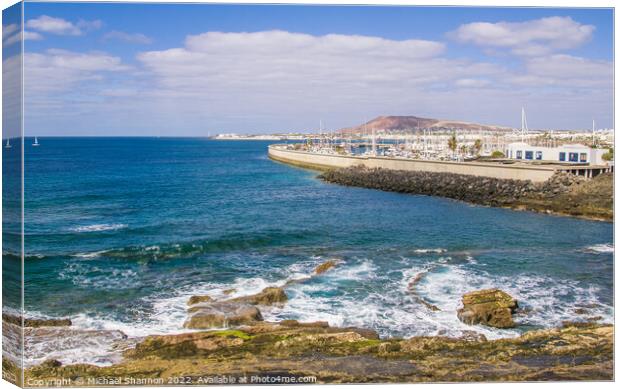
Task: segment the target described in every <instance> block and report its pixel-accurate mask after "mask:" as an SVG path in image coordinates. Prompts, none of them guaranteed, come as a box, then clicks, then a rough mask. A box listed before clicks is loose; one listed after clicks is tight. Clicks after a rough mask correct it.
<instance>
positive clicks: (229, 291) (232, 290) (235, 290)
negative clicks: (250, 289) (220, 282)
mask: <svg viewBox="0 0 620 389" xmlns="http://www.w3.org/2000/svg"><path fill="white" fill-rule="evenodd" d="M236 292H237V289H235V288H230V289H225V290H224V291H223V292H222V293H224V294H226V295H229V294H233V293H236Z"/></svg>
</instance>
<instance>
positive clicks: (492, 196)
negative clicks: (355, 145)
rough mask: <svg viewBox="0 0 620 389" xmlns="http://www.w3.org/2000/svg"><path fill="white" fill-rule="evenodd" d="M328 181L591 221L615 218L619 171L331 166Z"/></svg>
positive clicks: (324, 175)
mask: <svg viewBox="0 0 620 389" xmlns="http://www.w3.org/2000/svg"><path fill="white" fill-rule="evenodd" d="M319 178H320V179H322V180H324V181H325V182H329V183H334V184H340V185H346V186H357V187H363V188H369V189H379V190H384V191H391V192H399V193H409V194H417V195H428V196H440V197H446V198H451V199H455V200H460V201H465V202H468V203H472V204H478V205H485V206H492V207H503V208H511V209H517V210H528V211H535V212H543V213H548V214H556V215H565V216H575V217H581V218H585V219H592V220H601V221H612V220H613V173H605V174H601V175H599V176H597V177H595V178H593V179H591V180H586V179H585V178H583V177H580V176H575V175H572V174H570V173H565V172H558V173H555V174H554V175H553V176H552V177H551V178H550V179H548V180H547V181H545V182H540V183H533V182H531V181H526V180H506V179H498V178H489V177H478V176H471V175H462V174H452V173H436V172H421V171H404V170H391V169H382V168H374V169H369V168H366V167H362V166H355V167H348V168H340V169H330V170H327V171H325V172H323V173H322V174H321V175H319Z"/></svg>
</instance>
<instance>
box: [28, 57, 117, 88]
mask: <svg viewBox="0 0 620 389" xmlns="http://www.w3.org/2000/svg"><path fill="white" fill-rule="evenodd" d="M128 69H129V68H128V67H127V66H126V65H124V64H123V63H122V62H121V59H120V58H119V57H114V56H111V55H108V54H105V53H98V52H92V53H76V52H71V51H66V50H57V49H50V50H47V51H46V52H44V53H29V52H27V53H25V54H24V70H25V76H24V85H25V90H26V96H27V97H29V98H30V97H31V98H34V99H37V98H40V97H45V95H46V94H48V93H56V92H59V91H60V92H62V91H67V90H71V89H72V88H74V87H75V86H76V85H77V84H79V83H80V82H84V81H93V80H102V79H103V78H104V76H105V74H106V73H109V72H119V71H124V70H128Z"/></svg>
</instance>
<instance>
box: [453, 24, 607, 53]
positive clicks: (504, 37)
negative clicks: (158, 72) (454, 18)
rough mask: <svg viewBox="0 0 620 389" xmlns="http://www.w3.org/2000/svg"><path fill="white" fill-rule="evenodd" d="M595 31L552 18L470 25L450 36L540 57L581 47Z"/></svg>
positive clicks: (592, 28) (462, 26) (584, 26)
mask: <svg viewBox="0 0 620 389" xmlns="http://www.w3.org/2000/svg"><path fill="white" fill-rule="evenodd" d="M594 29H595V27H594V26H592V25H585V24H580V23H578V22H576V21H574V20H573V19H572V18H570V17H559V16H553V17H547V18H542V19H536V20H530V21H526V22H517V23H512V22H498V23H486V22H476V23H468V24H463V25H461V26H460V27H459V28H458V29H457V30H456V31H453V32H451V33H449V34H448V35H449V36H451V37H452V38H454V39H456V40H457V41H459V42H463V43H472V44H475V45H478V46H482V47H496V48H506V49H509V50H510V51H511V52H512V53H513V54H516V55H524V56H538V55H545V54H549V53H552V52H557V51H562V50H568V49H573V48H575V47H579V46H580V45H582V44H584V43H585V42H587V41H589V40H590V39H591V37H592V34H593V32H594Z"/></svg>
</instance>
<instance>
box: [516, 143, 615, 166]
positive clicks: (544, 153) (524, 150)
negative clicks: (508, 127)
mask: <svg viewBox="0 0 620 389" xmlns="http://www.w3.org/2000/svg"><path fill="white" fill-rule="evenodd" d="M608 151H609V150H608V149H595V148H592V147H589V146H586V145H582V144H565V145H561V146H558V147H543V146H531V145H529V144H527V143H524V142H515V143H510V144H508V147H507V149H506V156H507V157H508V158H510V159H516V160H523V161H545V162H557V163H566V164H589V165H607V161H605V160H603V154H605V153H607V152H608Z"/></svg>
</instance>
